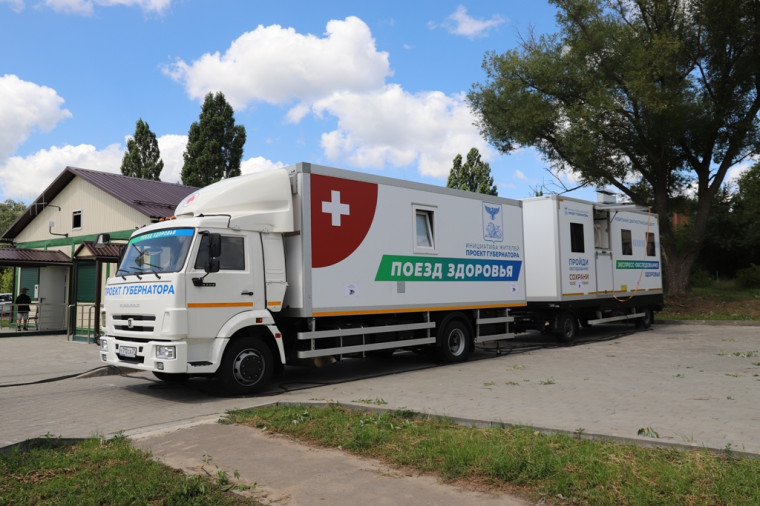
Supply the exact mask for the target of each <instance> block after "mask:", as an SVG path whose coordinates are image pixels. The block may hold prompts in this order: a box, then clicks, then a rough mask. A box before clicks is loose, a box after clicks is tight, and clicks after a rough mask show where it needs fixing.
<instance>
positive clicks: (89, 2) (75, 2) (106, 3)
mask: <svg viewBox="0 0 760 506" xmlns="http://www.w3.org/2000/svg"><path fill="white" fill-rule="evenodd" d="M19 1H22V0H19ZM171 3H172V0H45V2H44V5H45V6H47V7H49V8H51V9H52V10H54V11H56V12H58V13H61V14H74V15H79V16H91V15H92V14H93V12H94V10H95V6H98V7H115V6H124V7H139V8H140V9H142V10H143V11H144V12H147V13H153V14H162V13H164V12H165V11H166V10H167V9H168V8H169V7H170V6H171Z"/></svg>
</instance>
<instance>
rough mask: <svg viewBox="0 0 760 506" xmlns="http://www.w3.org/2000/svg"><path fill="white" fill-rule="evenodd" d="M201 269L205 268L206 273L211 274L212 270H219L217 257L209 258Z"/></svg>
mask: <svg viewBox="0 0 760 506" xmlns="http://www.w3.org/2000/svg"><path fill="white" fill-rule="evenodd" d="M203 270H205V271H206V273H208V274H211V273H212V272H219V258H217V257H212V258H209V259H208V262H206V265H205V266H204V269H203Z"/></svg>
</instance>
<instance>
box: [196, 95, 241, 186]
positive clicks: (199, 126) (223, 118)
mask: <svg viewBox="0 0 760 506" xmlns="http://www.w3.org/2000/svg"><path fill="white" fill-rule="evenodd" d="M244 144H245V127H244V126H242V125H235V118H234V116H233V111H232V106H230V104H228V103H227V100H226V99H225V98H224V95H223V94H222V93H221V92H219V93H217V94H216V95H212V94H211V93H209V94H208V95H206V98H205V100H204V101H203V107H202V108H201V114H200V119H199V121H196V122H194V123H193V124H192V125H191V126H190V132H189V134H188V139H187V149H186V150H185V153H184V155H183V156H184V159H185V164H184V166H183V167H182V184H186V185H190V186H206V185H209V184H211V183H215V182H217V181H219V180H220V179H226V178H229V177H233V176H239V175H240V160H241V158H242V157H243V145H244Z"/></svg>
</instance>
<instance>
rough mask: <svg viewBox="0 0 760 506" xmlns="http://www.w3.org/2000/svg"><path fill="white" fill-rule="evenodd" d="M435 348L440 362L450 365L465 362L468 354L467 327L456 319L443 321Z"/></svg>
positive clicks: (468, 332) (468, 338)
mask: <svg viewBox="0 0 760 506" xmlns="http://www.w3.org/2000/svg"><path fill="white" fill-rule="evenodd" d="M436 346H437V355H438V359H439V361H440V362H443V363H445V364H451V363H454V362H464V361H466V360H467V358H468V357H469V354H470V331H469V329H468V327H467V325H466V324H465V323H464V322H463V321H461V320H457V319H451V320H448V321H445V320H444V324H443V325H442V326H441V331H440V332H439V333H438V340H437V343H436Z"/></svg>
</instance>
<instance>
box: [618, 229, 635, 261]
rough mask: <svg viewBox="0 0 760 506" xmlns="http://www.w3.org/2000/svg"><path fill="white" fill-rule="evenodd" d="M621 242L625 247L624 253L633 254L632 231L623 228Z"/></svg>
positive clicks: (623, 247)
mask: <svg viewBox="0 0 760 506" xmlns="http://www.w3.org/2000/svg"><path fill="white" fill-rule="evenodd" d="M620 244H621V247H622V249H623V255H633V241H632V240H631V231H630V230H627V229H625V228H624V229H622V230H621V231H620Z"/></svg>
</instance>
